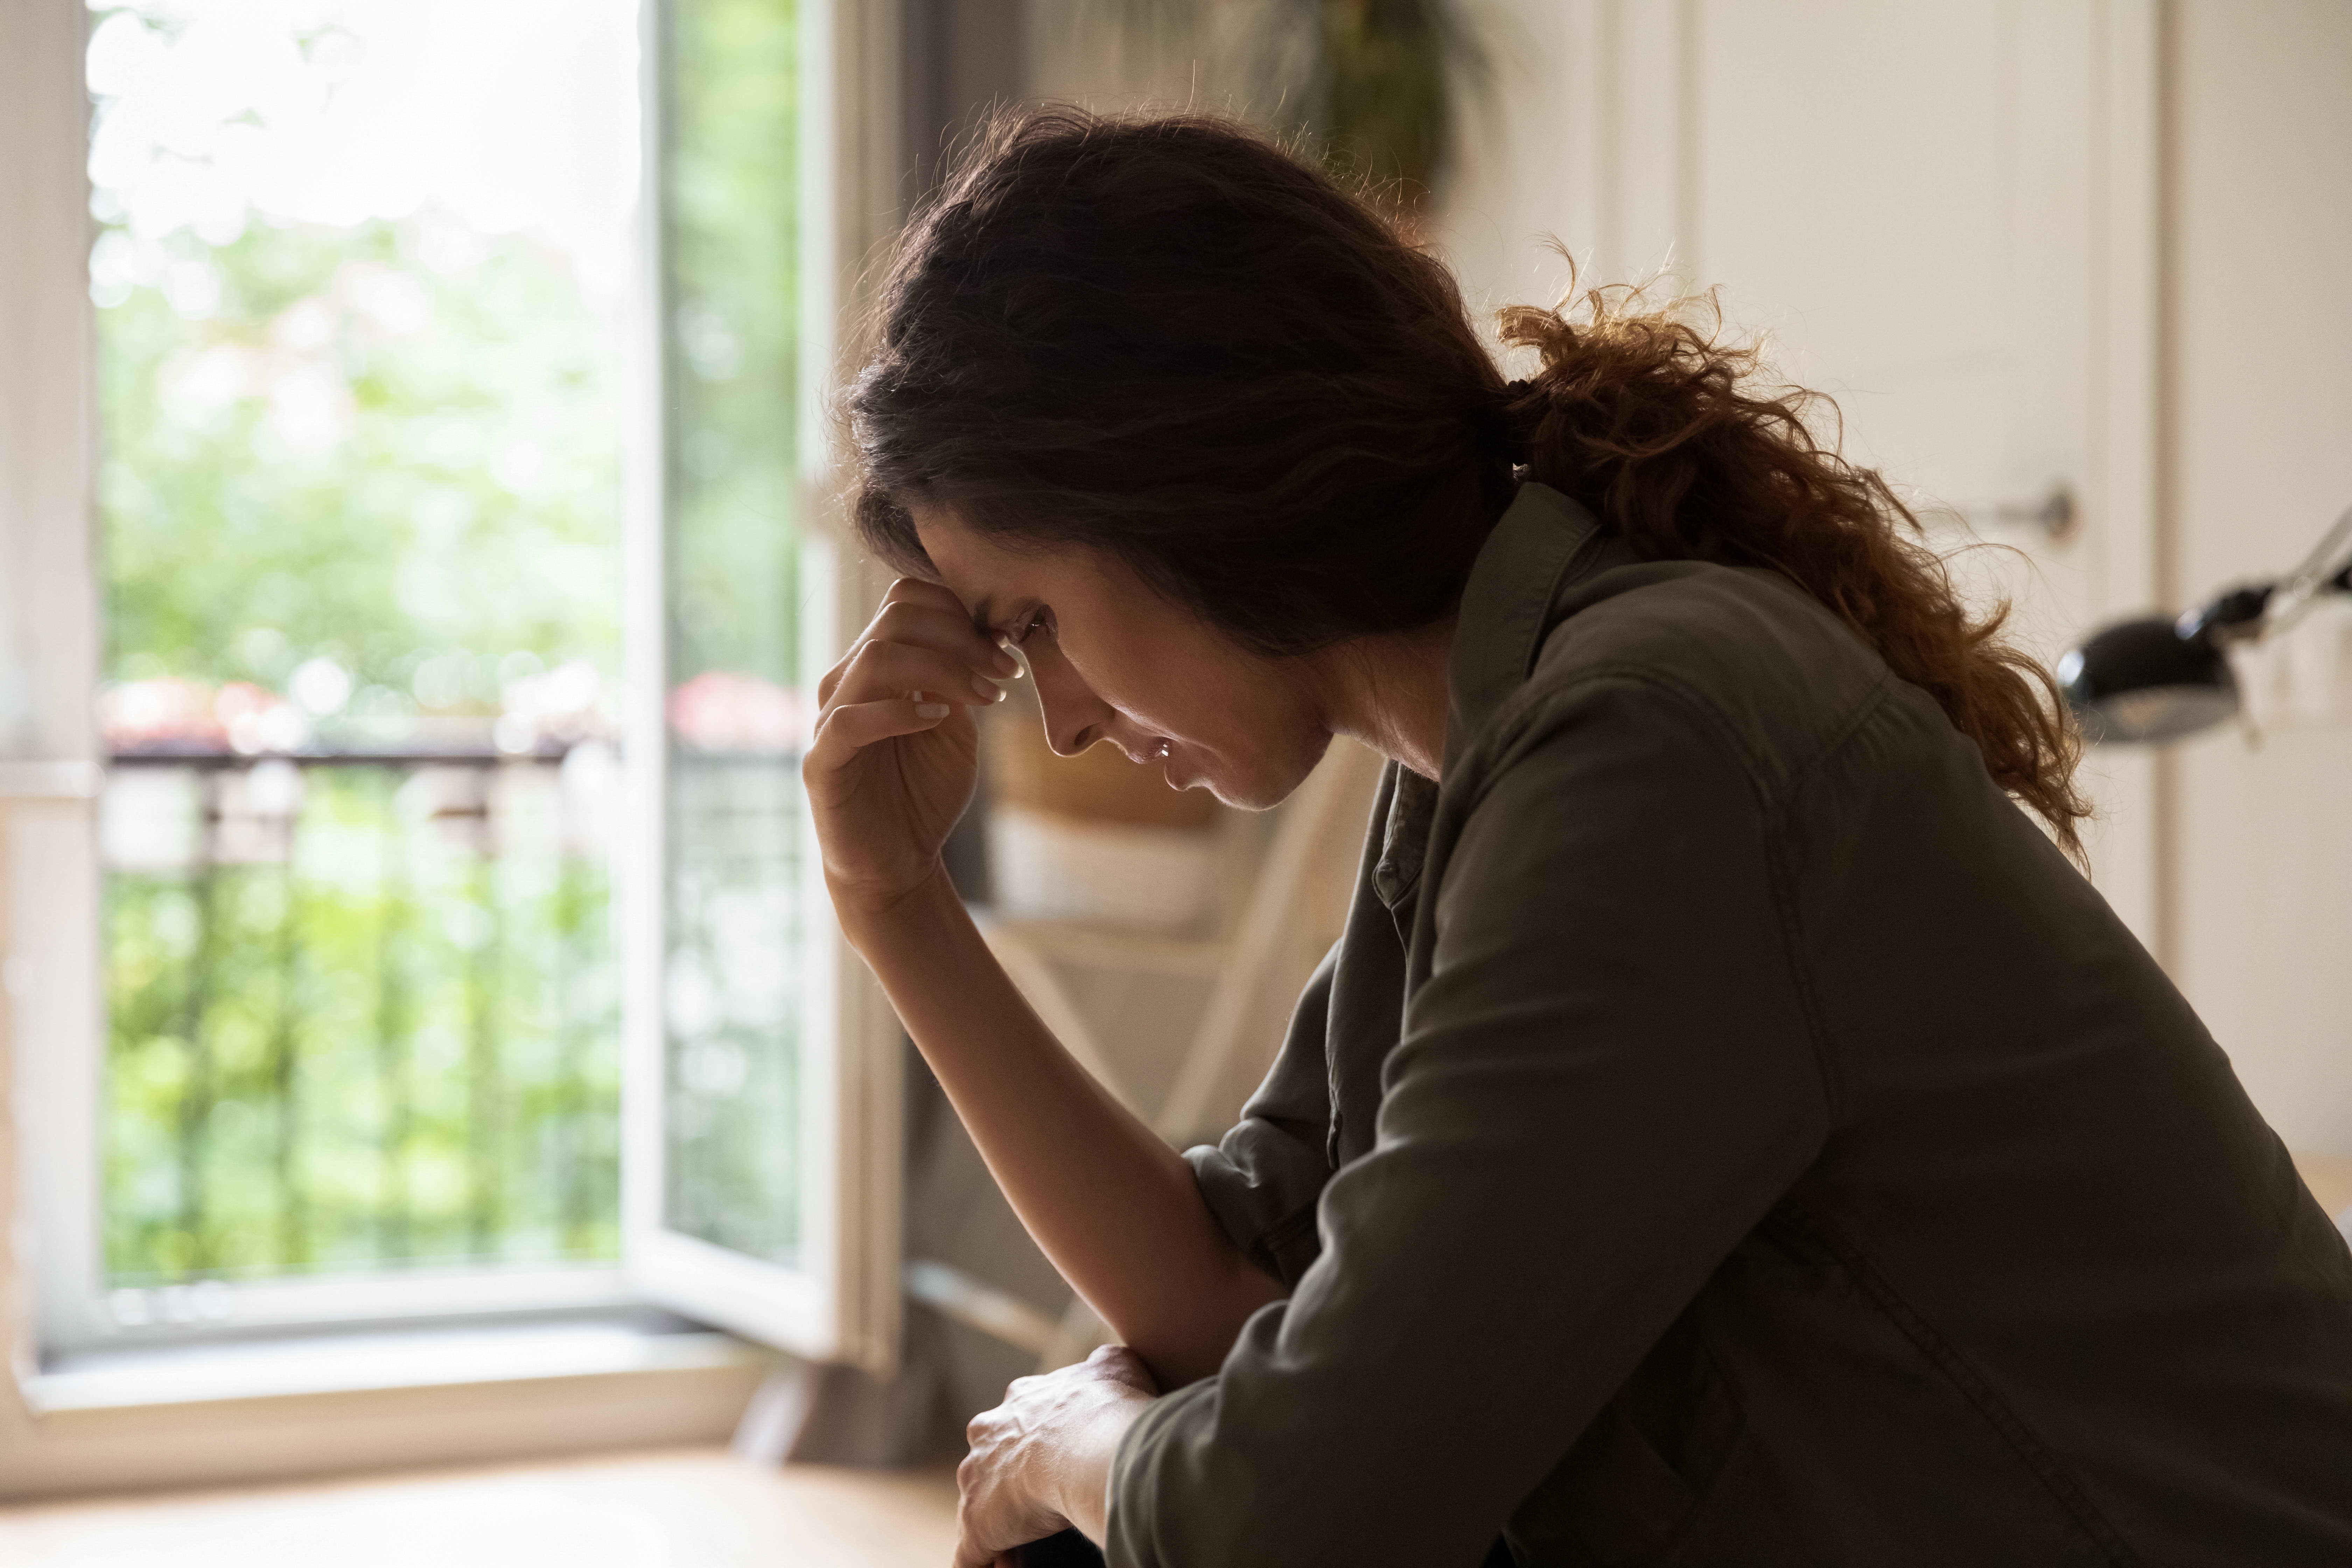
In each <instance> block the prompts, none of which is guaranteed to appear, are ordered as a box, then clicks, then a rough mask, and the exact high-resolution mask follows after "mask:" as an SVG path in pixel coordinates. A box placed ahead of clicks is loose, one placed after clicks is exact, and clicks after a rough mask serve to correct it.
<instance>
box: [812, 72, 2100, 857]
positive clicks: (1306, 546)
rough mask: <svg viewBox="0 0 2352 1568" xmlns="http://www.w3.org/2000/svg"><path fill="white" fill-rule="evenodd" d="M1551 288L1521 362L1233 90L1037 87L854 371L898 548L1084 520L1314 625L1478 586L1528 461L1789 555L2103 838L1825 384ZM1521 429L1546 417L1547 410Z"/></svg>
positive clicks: (850, 435) (854, 395)
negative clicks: (1522, 380) (962, 530)
mask: <svg viewBox="0 0 2352 1568" xmlns="http://www.w3.org/2000/svg"><path fill="white" fill-rule="evenodd" d="M1585 300H1586V303H1587V305H1588V306H1589V312H1588V317H1587V319H1582V320H1580V321H1577V322H1576V323H1575V324H1571V322H1570V319H1569V317H1568V316H1567V315H1566V314H1564V313H1562V312H1561V311H1558V310H1533V309H1528V308H1518V309H1514V310H1506V311H1505V312H1503V315H1502V328H1503V335H1504V338H1505V341H1506V342H1509V343H1511V344H1513V345H1516V346H1521V347H1527V348H1532V349H1534V350H1535V351H1536V352H1537V353H1538V354H1539V355H1540V356H1541V358H1542V361H1543V369H1542V370H1541V371H1540V372H1539V373H1538V374H1537V375H1536V376H1535V377H1534V378H1533V380H1532V381H1531V382H1529V383H1528V384H1525V386H1524V387H1523V388H1522V389H1519V390H1517V391H1514V390H1513V389H1510V388H1507V387H1506V386H1505V384H1504V382H1503V377H1502V374H1501V373H1500V372H1499V371H1497V370H1496V366H1495V362H1494V360H1493V359H1492V358H1491V357H1490V356H1489V354H1488V353H1487V351H1486V346H1485V345H1484V344H1483V343H1482V342H1480V341H1479V338H1478V334H1477V332H1476V331H1475V329H1474V328H1473V327H1472V326H1471V324H1470V319H1469V314H1468V312H1467V311H1466V310H1465V309H1464V307H1463V302H1462V297H1461V293H1460V290H1459V289H1457V288H1456V286H1455V284H1454V279H1453V278H1452V277H1451V275H1449V274H1448V273H1447V271H1446V269H1445V268H1444V265H1443V264H1442V263H1440V262H1439V261H1438V260H1437V259H1436V258H1433V256H1431V255H1430V254H1429V253H1427V252H1426V251H1423V250H1422V249H1420V248H1418V247H1415V246H1413V245H1411V244H1408V243H1407V242H1406V241H1405V240H1403V239H1402V238H1401V237H1399V236H1398V234H1397V233H1396V231H1395V229H1394V228H1393V227H1391V226H1390V225H1389V223H1388V222H1386V221H1385V220H1384V219H1383V217H1382V216H1381V215H1380V214H1378V213H1377V212H1375V211H1374V210H1373V209H1372V208H1371V207H1370V206H1369V205H1366V204H1365V203H1363V202H1360V201H1359V200H1357V199H1355V198H1354V197H1352V196H1350V195H1349V194H1348V193H1347V192H1345V191H1342V190H1341V189H1339V187H1338V186H1337V185H1335V184H1332V182H1331V180H1330V178H1329V177H1328V175H1327V174H1324V173H1323V172H1322V171H1321V170H1320V169H1318V167H1316V166H1315V165H1313V164H1312V163H1308V162H1307V161H1306V160H1303V159H1301V158H1299V157H1297V156H1294V155H1293V154H1292V153H1290V152H1289V151H1287V150H1286V149H1285V148H1283V147H1281V146H1279V145H1276V144H1275V143H1273V142H1269V141H1267V140H1265V138H1263V137H1261V136H1258V135H1257V134H1255V133H1254V132H1251V131H1249V130H1247V129H1246V128H1244V127H1243V126H1240V125H1237V124H1235V123H1234V122H1232V121H1223V120H1216V119H1213V118H1209V117H1205V116H1196V115H1175V116H1157V117H1152V116H1115V115H1097V114H1090V113H1087V112H1086V111H1084V110H1072V109H1053V110H1025V111H1018V112H1013V113H1008V114H1006V115H1003V116H1002V117H1000V118H999V119H998V120H997V121H994V122H993V123H992V124H991V125H990V126H988V127H987V128H986V129H985V130H984V131H983V132H982V133H981V134H980V135H979V136H978V137H976V138H975V139H974V141H973V142H971V144H970V145H969V146H968V147H967V148H966V149H965V152H964V154H963V156H962V158H961V160H960V161H959V164H958V166H957V168H956V169H955V171H954V172H953V173H952V174H950V177H949V178H948V180H947V181H946V182H945V184H943V186H942V188H941V189H940V193H939V194H938V195H937V196H935V197H934V198H933V199H932V200H931V201H930V202H929V203H928V204H927V205H925V206H924V208H923V209H922V210H921V211H920V212H919V213H918V214H917V215H916V216H915V218H914V219H913V221H912V222H911V223H910V224H909V225H908V229H907V231H906V234H905V235H904V237H902V239H901V241H900V244H899V247H898V253H897V254H896V255H895V256H894V257H893V258H892V259H891V264H890V268H889V271H888V274H887V277H886V278H885V279H884V280H883V286H882V288H881V289H880V292H879V296H878V300H877V305H876V309H875V314H874V317H873V319H872V321H870V322H869V327H868V334H867V345H866V354H865V357H864V363H863V364H862V365H861V367H860V368H859V370H858V372H857V375H856V383H855V384H854V385H853V386H852V387H851V388H850V390H849V394H848V396H847V397H846V398H845V406H844V409H843V412H844V413H845V415H846V416H847V417H846V424H847V430H846V437H847V446H848V449H849V452H850V455H851V458H852V461H853V463H854V466H855V468H856V477H857V479H858V485H859V493H858V496H857V498H856V503H855V506H854V509H853V510H854V515H855V517H856V523H857V527H858V531H859V532H860V533H861V534H862V535H863V536H864V538H865V540H866V544H867V545H868V547H869V548H871V549H872V550H874V551H875V552H876V553H877V554H878V555H880V556H882V557H883V558H884V559H885V560H887V561H889V562H890V563H893V564H894V565H896V566H898V568H899V569H900V570H902V571H906V572H910V573H914V574H919V575H930V574H932V573H931V567H930V563H929V561H928V560H926V559H925V558H924V555H923V547H922V541H921V540H920V538H919V537H918V535H917V533H916V531H915V527H914V523H913V519H912V516H911V513H910V510H909V509H910V507H912V506H914V505H918V504H936V505H945V506H949V507H952V508H953V509H954V510H955V512H956V515H957V518H958V521H960V522H961V523H962V524H963V525H965V526H967V527H970V528H973V529H976V530H978V531H981V532H982V533H985V534H989V535H991V536H993V537H996V538H998V539H1000V540H1002V541H1003V542H1008V543H1011V544H1013V545H1015V546H1018V547H1023V548H1031V549H1045V548H1052V547H1055V546H1056V545H1063V544H1075V545H1080V546H1083V547H1086V548H1088V549H1093V550H1099V551H1103V552H1108V553H1109V554H1112V555H1115V556H1118V557H1120V558H1122V559H1124V560H1125V561H1126V562H1127V563H1129V564H1130V565H1131V566H1132V567H1133V568H1134V569H1135V570H1136V571H1137V572H1138V573H1139V574H1140V575H1141V576H1142V577H1143V578H1144V580H1145V581H1147V582H1149V583H1150V584H1154V585H1155V586H1156V587H1158V588H1159V589H1160V590H1161V591H1162V592H1164V593H1165V594H1166V595H1168V596H1169V597H1171V599H1173V600H1174V601H1176V602H1177V603H1180V604H1183V605H1189V606H1190V607H1191V608H1192V609H1193V610H1194V611H1195V612H1196V613H1198V614H1199V615H1201V616H1203V617H1204V618H1206V619H1207V620H1208V621H1210V622H1211V623H1212V624H1213V625H1215V626H1220V627H1222V628H1223V630H1224V631H1225V632H1226V633H1227V635H1229V636H1231V637H1234V639H1235V640H1236V641H1238V642H1239V643H1241V644H1243V645H1244V646H1246V647H1255V648H1256V649H1259V650H1260V651H1263V652H1265V653H1267V654H1272V655H1286V654H1297V653H1302V652H1306V651H1308V650H1311V649H1313V648H1316V647H1323V646H1327V645H1329V644H1332V643H1336V642H1339V641H1342V640H1345V639H1349V638H1354V637H1373V636H1379V635H1381V634H1383V633H1388V632H1395V631H1402V630H1407V629H1410V628H1412V627H1415V626H1424V625H1427V624H1428V623H1429V622H1431V621H1433V620H1436V619H1437V618H1439V617H1441V616H1444V615H1445V614H1446V613H1448V611H1449V610H1450V609H1451V608H1452V607H1453V606H1454V604H1455V603H1456V602H1457V601H1458V600H1459V598H1460V596H1461V591H1462V585H1463V584H1464V583H1465V581H1466V580H1467V578H1468V576H1469V573H1470V565H1471V563H1472V561H1473V560H1475V557H1476V555H1477V553H1478V551H1479V548H1480V546H1481V545H1482V544H1483V543H1484V542H1485V541H1486V534H1487V532H1488V531H1490V530H1491V529H1492V528H1493V526H1494V523H1495V520H1496V518H1498V517H1499V516H1501V514H1502V511H1503V509H1504V508H1505V507H1507V505H1508V504H1509V503H1510V499H1511V495H1512V492H1513V490H1514V489H1515V488H1516V484H1517V476H1516V475H1515V472H1514V463H1515V461H1517V460H1519V459H1528V462H1527V463H1526V467H1525V470H1524V472H1525V475H1526V477H1528V478H1532V479H1538V480H1540V481H1542V482H1543V483H1545V484H1549V485H1551V486H1553V487H1555V488H1556V489H1560V490H1563V491H1565V492H1566V493H1568V494H1569V495H1570V496H1573V497H1575V498H1576V499H1577V500H1580V501H1581V502H1583V503H1584V505H1585V506H1586V507H1588V508H1589V509H1591V511H1592V512H1593V514H1594V515H1595V516H1597V517H1598V518H1600V519H1601V522H1602V525H1603V526H1604V527H1607V528H1609V529H1611V530H1612V531H1616V532H1617V533H1619V534H1621V535H1622V536H1623V537H1624V538H1625V539H1627V540H1629V541H1631V542H1633V546H1634V548H1636V549H1637V550H1639V551H1641V552H1643V553H1644V554H1647V555H1651V556H1654V557H1662V558H1663V557H1688V558H1693V559H1697V560H1706V561H1721V562H1726V563H1736V564H1741V565H1756V566H1766V567H1769V568H1771V569H1773V570H1775V571H1778V572H1780V573H1782V574H1785V575H1787V576H1788V577H1789V578H1790V580H1791V581H1793V582H1795V583H1797V584H1800V585H1801V586H1802V587H1803V588H1804V589H1805V590H1806V591H1807V592H1809V593H1811V595H1813V596H1814V597H1816V598H1818V599H1819V600H1820V601H1821V602H1822V604H1823V605H1827V606H1829V608H1830V609H1831V610H1832V611H1833V612H1835V613H1836V614H1837V615H1838V616H1840V617H1841V618H1843V620H1844V621H1845V623H1846V624H1847V625H1848V626H1852V627H1853V629H1854V631H1855V632H1856V633H1858V634H1859V635H1860V636H1861V637H1862V638H1863V640H1864V642H1866V643H1868V644H1869V645H1870V647H1873V648H1874V649H1875V650H1877V652H1878V654H1879V655H1880V657H1881V658H1885V661H1886V663H1887V664H1888V666H1889V667H1891V668H1893V669H1894V671H1895V674H1896V675H1898V676H1900V677H1902V678H1903V679H1906V680H1909V681H1911V682H1913V683H1915V684H1916V685H1918V686H1921V687H1923V688H1925V689H1927V691H1929V692H1931V693H1933V694H1934V696H1935V697H1936V699H1937V701H1938V702H1940V703H1941V704H1942V705H1943V708H1944V710H1945V712H1947V713H1948V714H1949V715H1950V716H1951V721H1952V722H1953V724H1954V725H1956V726H1957V727H1958V729H1959V731H1960V732H1961V733H1963V734H1965V735H1967V736H1968V737H1969V739H1970V740H1972V741H1974V742H1976V744H1977V746H1978V748H1979V750H1980V751H1981V752H1983V753H1984V759H1985V766H1986V767H1987V768H1988V769H1989V770H1990V773H1991V774H1992V777H1993V778H1994V779H1995V780H1996V781H1998V782H1999V783H2000V785H2001V787H2002V788H2004V789H2006V790H2008V791H2009V792H2010V793H2011V795H2015V796H2016V797H2017V798H2018V799H2019V800H2021V801H2022V802H2024V803H2025V804H2026V805H2028V806H2030V807H2032V809H2033V810H2034V811H2036V812H2038V813H2040V814H2041V816H2042V818H2043V819H2044V820H2045V821H2046V822H2048V824H2049V825H2050V827H2051V829H2052V831H2053V833H2054V834H2055V835H2056V836H2057V838H2058V841H2059V842H2060V843H2061V844H2062V845H2063V846H2064V847H2065V848H2066V849H2067V851H2068V852H2069V853H2070V854H2073V855H2074V856H2076V857H2077V858H2080V855H2081V843H2080V840H2079V837H2078V836H2077V833H2076V828H2075V825H2076V824H2077V823H2078V822H2079V821H2081V820H2082V818H2083V817H2084V816H2086V815H2087V808H2086V806H2085V805H2084V802H2083V799H2082V797H2081V795H2078V794H2077V793H2076V792H2075V789H2074V784H2073V779H2072V773H2073V769H2074V762H2075V757H2076V748H2077V742H2076V739H2075V735H2074V731H2073V730H2072V728H2071V727H2070V725H2069V723H2068V721H2067V719H2066V717H2065V711H2064V709H2063V706H2062V705H2061V704H2060V703H2058V701H2057V700H2056V694H2055V689H2054V687H2053V683H2052V681H2051V679H2050V677H2049V675H2048V674H2047V673H2046V672H2045V671H2043V670H2042V668H2041V667H2040V666H2038V665H2036V664H2035V663H2034V662H2033V660H2032V658H2030V657H2028V656H2027V655H2026V654H2024V653H2023V652H2021V651H2020V650H2019V649H2017V648H2015V647H2012V646H2011V645H2010V644H2008V643H2006V642H2004V641H2003V640H2002V638H2001V635H2000V634H2001V629H2002V625H2003V622H2004V620H2005V612H2000V613H1995V614H1993V615H1991V616H1985V617H1983V618H1981V619H1979V618H1976V617H1972V616H1970V615H1969V612H1968V610H1967V608H1966V607H1965V606H1964V605H1962V604H1961V603H1960V600H1959V597H1958V595H1957V594H1955V593H1954V591H1953V588H1952V584H1951V583H1950V581H1949V579H1948V577H1947V575H1946V574H1945V571H1944V568H1943V565H1942V563H1940V562H1939V561H1938V560H1937V557H1936V556H1935V555H1934V553H1933V552H1930V551H1929V550H1928V549H1927V546H1926V545H1925V543H1924V542H1922V540H1921V538H1920V537H1919V530H1918V525H1917V521H1916V519H1914V518H1913V517H1912V516H1911V514H1910V512H1909V511H1907V510H1905V508H1904V507H1903V505H1902V503H1901V502H1900V501H1898V500H1895V497H1894V496H1893V495H1892V494H1891V493H1890V492H1889V491H1888V489H1887V488H1886V486H1885V484H1884V483H1883V482H1882V481H1881V480H1880V479H1879V478H1878V476H1877V475H1876V474H1874V473H1872V472H1870V471H1869V470H1867V469H1864V468H1854V467H1853V466H1852V465H1850V464H1848V463H1846V462H1845V461H1844V460H1843V458H1840V457H1839V456H1838V455H1837V454H1836V452H1834V451H1833V450H1830V449H1827V448H1824V447H1822V446H1821V445H1820V444H1819V443H1817V442H1816V441H1815V440H1814V438H1813V437H1812V436H1811V433H1810V432H1809V431H1808V430H1807V429H1806V427H1805V425H1804V422H1803V420H1802V418H1801V415H1802V413H1803V411H1804V409H1805V408H1806V407H1807V406H1808V405H1809V402H1810V401H1811V400H1810V399H1809V397H1808V396H1807V395H1804V394H1800V393H1791V394H1786V395H1780V396H1778V397H1772V396H1764V395H1757V394H1755V393H1752V392H1749V391H1746V390H1743V387H1744V386H1745V384H1746V382H1747V380H1748V378H1749V377H1750V376H1751V375H1752V374H1754V372H1755V370H1756V368H1757V363H1758V356H1757V354H1756V353H1755V351H1754V350H1752V349H1748V348H1740V347H1727V346H1725V345H1724V344H1723V343H1721V342H1717V339H1716V338H1715V337H1713V336H1711V335H1709V334H1706V333H1703V332H1701V331H1697V330H1696V328H1694V327H1693V326H1692V325H1690V323H1689V322H1688V321H1685V319H1684V315H1685V312H1682V311H1679V310H1673V309H1669V310H1642V309H1640V308H1639V306H1640V296H1639V294H1638V291H1634V290H1627V289H1597V290H1594V291H1592V292H1591V293H1589V294H1587V295H1586V296H1585ZM1515 437H1518V438H1519V439H1516V440H1515Z"/></svg>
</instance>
